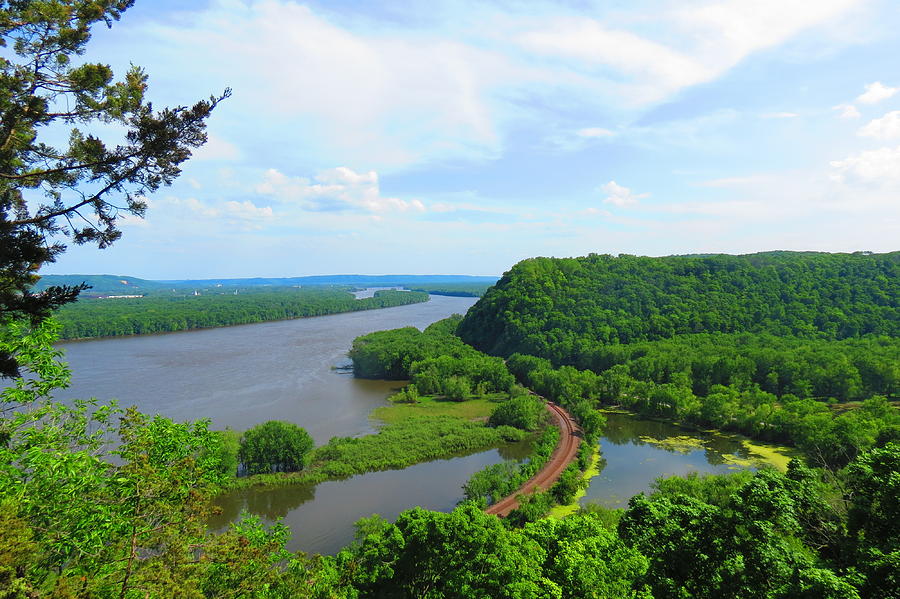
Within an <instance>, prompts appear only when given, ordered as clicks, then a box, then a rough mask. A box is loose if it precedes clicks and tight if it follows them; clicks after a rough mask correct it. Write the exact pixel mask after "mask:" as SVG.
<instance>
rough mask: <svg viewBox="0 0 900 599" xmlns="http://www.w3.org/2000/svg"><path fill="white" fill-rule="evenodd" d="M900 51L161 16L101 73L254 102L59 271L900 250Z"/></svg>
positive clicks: (663, 0)
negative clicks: (142, 212) (104, 237)
mask: <svg viewBox="0 0 900 599" xmlns="http://www.w3.org/2000/svg"><path fill="white" fill-rule="evenodd" d="M186 5H187V6H190V9H185V8H184V7H185V6H186ZM897 31H900V3H898V2H896V1H895V0H754V1H753V2H747V1H746V0H696V1H694V0H642V1H610V0H598V1H596V2H594V1H589V0H570V1H559V2H540V1H529V2H524V1H519V0H497V1H495V2H491V1H485V0H481V1H478V2H467V1H446V2H445V1H441V0H431V1H429V2H413V1H412V0H406V1H399V0H398V1H393V2H391V1H384V2H350V1H337V0H330V1H327V2H306V3H301V2H297V1H293V0H202V1H198V0H193V1H192V2H190V3H184V2H182V1H181V0H179V1H174V0H138V2H137V3H136V6H135V7H134V8H133V9H132V10H130V11H128V12H127V13H126V14H125V16H124V18H123V20H122V21H121V22H120V23H117V24H116V25H115V26H114V27H113V28H112V29H110V30H107V29H105V28H104V29H98V30H97V31H96V32H95V36H94V39H93V40H92V41H91V44H90V46H89V48H90V49H89V52H88V54H87V55H86V59H88V60H95V61H102V62H106V63H109V64H111V65H112V66H113V67H114V68H115V69H116V70H117V72H124V71H125V69H127V68H128V65H129V64H136V65H140V66H142V67H144V68H145V69H146V71H147V72H148V74H149V75H150V92H149V95H150V98H151V99H152V101H153V102H154V104H155V105H157V106H173V105H179V104H189V103H191V102H193V101H195V100H197V99H199V98H203V97H207V96H209V95H210V94H215V93H218V92H221V90H222V89H224V88H225V87H231V88H233V90H234V94H233V96H232V97H231V98H230V99H229V100H227V101H226V102H224V103H223V104H222V105H220V107H219V108H217V110H216V111H215V113H214V115H213V116H212V118H211V120H210V123H209V132H210V142H209V143H208V144H207V146H206V147H204V148H203V149H201V150H200V151H199V152H197V154H196V155H195V157H194V158H193V159H192V160H191V162H190V163H188V164H187V165H186V167H185V168H184V174H183V176H182V177H181V178H180V179H179V180H178V181H177V182H176V184H175V185H173V186H171V187H168V188H165V189H162V190H160V191H159V192H158V193H157V194H155V195H154V196H153V197H151V198H150V199H149V201H150V209H149V211H148V214H147V216H146V219H144V220H139V219H135V218H129V219H126V221H125V222H124V223H123V227H122V228H123V231H124V235H123V238H122V239H121V240H120V241H119V242H117V243H116V244H115V245H114V246H113V247H111V248H109V249H107V250H103V251H100V250H97V249H96V248H91V247H79V248H76V247H71V248H70V249H69V251H68V252H67V253H66V254H65V255H63V256H62V257H61V258H60V259H59V261H58V262H57V263H56V264H53V265H48V266H47V267H46V268H45V269H44V272H45V273H111V274H128V275H134V276H139V277H145V278H157V279H166V278H199V277H225V276H228V277H241V276H298V275H308V274H329V273H372V274H376V273H413V274H427V273H465V274H500V273H502V272H504V271H505V270H507V269H508V268H509V267H510V266H511V265H512V264H514V263H515V262H517V261H518V260H521V259H523V258H527V257H530V256H538V255H543V256H577V255H584V254H587V253H590V252H597V253H612V254H618V253H629V254H644V255H667V254H676V253H694V252H728V253H746V252H754V251H763V250H775V249H787V250H821V251H856V250H869V251H878V252H882V251H892V250H897V249H900V244H898V240H900V63H898V61H897V57H898V56H900V35H898V34H897Z"/></svg>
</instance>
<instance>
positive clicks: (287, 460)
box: [238, 420, 313, 474]
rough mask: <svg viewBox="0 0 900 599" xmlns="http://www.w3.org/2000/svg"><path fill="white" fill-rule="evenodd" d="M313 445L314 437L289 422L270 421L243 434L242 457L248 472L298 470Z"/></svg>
mask: <svg viewBox="0 0 900 599" xmlns="http://www.w3.org/2000/svg"><path fill="white" fill-rule="evenodd" d="M312 448H313V440H312V437H310V436H309V433H307V432H306V431H305V430H303V429H302V428H300V427H299V426H297V425H296V424H292V423H290V422H282V421H280V420H270V421H268V422H265V423H263V424H260V425H259V426H255V427H253V428H251V429H250V430H248V431H247V432H246V433H244V438H243V439H242V440H241V449H240V452H239V454H238V455H239V457H240V460H241V463H242V464H243V465H244V468H246V469H247V473H248V474H266V473H269V472H297V471H298V470H302V469H303V466H304V465H305V463H306V456H307V454H308V453H309V452H310V451H311V450H312Z"/></svg>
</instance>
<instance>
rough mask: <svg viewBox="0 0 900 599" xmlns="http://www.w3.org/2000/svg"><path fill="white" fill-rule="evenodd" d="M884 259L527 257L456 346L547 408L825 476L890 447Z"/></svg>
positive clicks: (894, 350) (888, 288)
mask: <svg viewBox="0 0 900 599" xmlns="http://www.w3.org/2000/svg"><path fill="white" fill-rule="evenodd" d="M898 260H900V253H893V254H882V255H868V254H812V253H809V254H806V253H787V252H773V253H767V254H754V255H749V256H709V257H667V258H638V257H634V256H621V257H618V258H613V257H611V256H596V255H592V256H589V257H586V258H577V259H562V260H554V259H547V258H536V259H533V260H526V261H524V262H522V263H520V264H518V265H516V266H515V267H514V268H513V269H512V270H511V271H510V272H509V273H507V274H506V275H505V276H504V277H503V279H501V281H500V282H499V283H498V285H497V286H496V287H494V288H492V289H491V290H490V291H489V292H488V293H487V294H486V295H485V297H484V298H483V299H482V300H481V301H479V303H478V304H476V305H475V306H474V307H473V308H472V309H471V310H470V311H469V313H468V315H467V316H466V318H465V319H464V320H463V321H462V322H461V323H460V324H459V326H458V333H459V335H460V336H461V337H462V338H463V339H465V340H466V341H468V342H470V343H472V344H473V345H475V346H476V347H480V348H483V349H486V350H489V351H491V352H495V353H498V354H500V355H501V356H506V357H508V358H509V360H508V366H509V368H510V370H511V371H512V372H513V373H514V374H515V375H516V376H517V378H518V379H519V380H520V382H521V383H522V384H524V385H526V386H528V387H530V388H532V389H534V390H535V391H536V392H538V393H541V394H542V395H545V396H547V397H549V398H552V399H556V400H559V401H563V402H566V401H568V402H569V403H571V402H573V401H574V400H575V399H576V398H581V399H583V400H586V401H590V402H592V403H593V404H594V405H614V406H615V405H619V406H625V407H627V408H630V409H633V410H635V411H637V412H639V413H641V414H644V415H647V416H661V417H665V418H670V419H675V420H678V421H681V422H684V423H689V424H694V425H698V426H702V427H716V428H720V429H725V430H733V431H738V432H742V433H745V434H747V435H750V436H752V437H756V438H760V439H764V440H769V441H779V442H788V443H793V444H796V445H797V446H799V447H801V448H802V449H804V450H806V452H807V453H808V454H809V455H810V457H811V459H813V460H815V462H816V463H820V464H826V465H829V466H835V467H837V466H842V465H844V464H846V463H847V462H848V461H850V460H851V459H852V458H853V457H854V456H856V455H857V454H858V453H859V452H860V451H864V450H866V449H870V448H872V447H874V446H876V445H877V444H879V443H884V442H885V441H886V440H889V439H897V438H898V437H900V432H898V431H900V416H898V411H897V409H896V408H895V407H894V406H892V405H891V402H892V401H895V400H896V399H897V394H898V392H900V359H898V356H900V337H898V335H900V333H898V326H900V304H898V298H900V288H898V284H900V283H898V282H900V276H898V275H900V268H898ZM610 327H611V328H610ZM608 328H609V330H614V331H615V334H607V333H608V332H609V330H608Z"/></svg>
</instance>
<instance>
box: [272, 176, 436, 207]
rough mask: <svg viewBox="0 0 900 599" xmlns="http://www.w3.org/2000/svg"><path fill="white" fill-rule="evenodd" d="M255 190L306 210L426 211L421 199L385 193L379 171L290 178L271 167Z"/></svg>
mask: <svg viewBox="0 0 900 599" xmlns="http://www.w3.org/2000/svg"><path fill="white" fill-rule="evenodd" d="M255 189H256V192H257V193H260V194H264V195H270V196H273V197H274V198H276V199H278V200H280V201H282V202H289V201H293V202H299V203H300V205H301V206H302V207H303V208H304V209H305V210H309V211H313V212H342V211H357V212H360V211H361V212H369V213H384V212H424V211H425V205H424V204H423V203H422V201H421V200H418V199H412V200H401V199H400V198H392V197H385V196H382V195H381V190H380V187H379V184H378V173H376V172H375V171H369V172H366V173H357V172H355V171H353V170H352V169H349V168H347V167H345V166H340V167H337V168H332V169H328V170H324V171H322V172H320V173H319V174H318V175H316V176H315V177H314V181H311V180H309V179H307V178H304V177H289V176H287V175H285V174H283V173H281V172H280V171H278V170H276V169H269V170H268V171H266V174H265V176H264V178H263V181H262V182H261V183H260V184H258V185H257V186H256V188H255Z"/></svg>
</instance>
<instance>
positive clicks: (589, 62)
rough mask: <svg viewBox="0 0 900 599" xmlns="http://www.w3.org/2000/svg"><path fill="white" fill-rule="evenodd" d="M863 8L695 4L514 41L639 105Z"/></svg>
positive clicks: (565, 22) (570, 24) (835, 2)
mask: <svg viewBox="0 0 900 599" xmlns="http://www.w3.org/2000/svg"><path fill="white" fill-rule="evenodd" d="M862 4H863V0H819V1H817V2H815V3H814V4H813V3H811V2H809V0H754V1H753V2H747V1H746V0H726V1H719V2H707V3H705V4H703V5H700V6H697V5H696V3H691V6H690V7H689V8H681V7H679V8H677V9H675V10H674V11H665V10H663V11H658V13H656V15H654V16H650V17H648V16H647V15H642V17H641V18H640V19H639V20H637V21H635V20H631V21H627V20H626V21H623V23H622V27H619V28H616V27H615V26H613V25H612V24H610V23H607V22H603V23H601V22H600V21H598V20H595V19H592V18H588V17H580V18H575V17H568V18H556V19H544V20H543V21H542V22H541V23H540V24H539V25H532V26H531V27H530V28H529V29H527V30H525V31H523V32H520V33H519V34H518V35H516V36H515V38H514V39H516V40H517V41H518V43H519V44H520V45H521V46H522V47H523V48H525V49H526V50H528V51H530V52H532V53H534V54H537V55H542V56H552V57H556V58H558V59H563V60H569V61H570V63H569V64H568V66H570V67H571V68H573V69H574V70H579V71H582V72H585V71H586V72H588V73H589V74H590V76H593V77H600V78H606V80H607V81H609V82H613V83H614V84H616V85H618V87H619V88H620V89H619V91H620V93H621V94H622V95H623V96H624V97H625V98H626V99H627V101H628V102H629V104H630V105H634V104H642V103H647V102H655V101H659V100H662V99H665V98H666V97H668V96H670V95H671V94H673V93H675V92H677V91H679V90H681V89H683V88H685V87H688V86H691V85H696V84H698V83H704V82H707V81H712V80H713V79H715V78H717V77H718V76H720V75H721V74H722V73H724V72H726V71H727V70H729V69H730V68H732V67H733V66H735V65H736V64H738V63H739V62H740V61H742V60H743V59H744V58H746V57H747V56H748V55H750V54H752V53H754V52H757V51H759V50H763V49H766V48H771V47H774V46H777V45H779V44H782V43H784V42H786V41H787V40H789V39H791V38H792V37H794V36H796V35H797V34H799V33H801V32H802V31H805V30H807V29H810V28H812V27H816V26H821V25H824V24H826V23H830V22H833V21H835V19H837V18H838V17H841V16H843V15H845V14H846V13H848V12H849V11H851V10H852V9H854V8H856V7H858V6H860V5H862ZM640 23H647V24H651V28H650V30H653V28H652V25H659V28H658V29H657V31H660V32H661V33H662V35H658V36H657V37H658V39H650V38H649V37H645V36H642V35H639V34H638V33H635V32H634V31H632V30H629V29H628V28H633V27H635V25H637V26H640V25H639V24H640ZM673 25H674V27H673ZM663 40H664V41H663ZM610 69H611V70H613V71H615V73H612V74H611V73H609V72H608V71H609V70H610Z"/></svg>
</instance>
